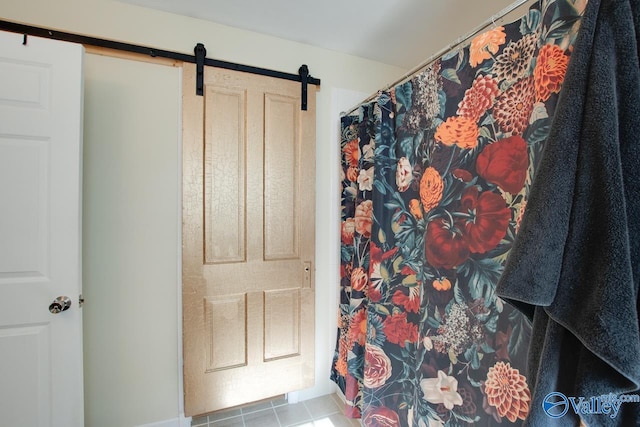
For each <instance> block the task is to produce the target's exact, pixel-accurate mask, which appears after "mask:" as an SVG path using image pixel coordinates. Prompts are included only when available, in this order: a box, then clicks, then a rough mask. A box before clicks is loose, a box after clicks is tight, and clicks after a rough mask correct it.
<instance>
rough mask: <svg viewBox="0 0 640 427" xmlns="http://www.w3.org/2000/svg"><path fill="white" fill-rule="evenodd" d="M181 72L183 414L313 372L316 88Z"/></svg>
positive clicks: (294, 386) (295, 383) (277, 390)
mask: <svg viewBox="0 0 640 427" xmlns="http://www.w3.org/2000/svg"><path fill="white" fill-rule="evenodd" d="M195 75H196V70H195V66H194V65H193V64H185V66H184V78H183V316H184V319H183V320H184V321H183V329H184V330H183V339H184V380H185V412H186V414H187V415H188V416H193V415H200V414H204V413H208V412H212V411H215V410H219V409H223V408H228V407H231V406H236V405H240V404H243V403H247V402H252V401H256V400H260V399H265V398H268V397H272V396H276V395H279V394H283V393H287V392H290V391H294V390H299V389H302V388H306V387H310V386H312V385H313V381H314V348H313V346H314V324H313V322H314V291H313V277H314V274H313V269H314V265H315V258H314V256H315V254H314V246H315V235H314V233H315V217H314V214H315V206H314V204H315V185H314V184H315V182H314V180H315V90H313V88H314V86H310V90H309V99H308V104H309V109H308V111H302V110H301V109H300V92H301V91H300V83H296V82H290V81H284V80H279V79H274V78H270V77H264V76H256V75H251V74H247V73H240V72H234V71H227V70H220V69H215V68H211V67H205V89H204V96H202V97H200V96H196V95H195Z"/></svg>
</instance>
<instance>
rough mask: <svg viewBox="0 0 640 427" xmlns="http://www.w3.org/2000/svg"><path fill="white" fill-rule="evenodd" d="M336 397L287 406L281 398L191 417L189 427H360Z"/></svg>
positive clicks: (329, 396)
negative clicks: (345, 414)
mask: <svg viewBox="0 0 640 427" xmlns="http://www.w3.org/2000/svg"><path fill="white" fill-rule="evenodd" d="M342 408H343V403H342V401H341V399H340V397H339V396H338V395H335V394H334V395H327V396H322V397H318V398H316V399H312V400H306V401H304V402H300V403H296V404H293V405H289V404H288V403H287V401H286V400H285V399H284V397H279V398H275V399H273V400H268V401H264V402H258V403H253V404H249V405H245V406H241V407H239V408H232V409H227V410H224V411H220V412H215V413H213V414H209V415H205V416H203V417H198V418H194V419H193V420H192V421H191V426H192V427H290V426H296V427H361V425H362V424H361V423H360V420H351V419H349V418H346V417H345V416H344V415H343V412H342Z"/></svg>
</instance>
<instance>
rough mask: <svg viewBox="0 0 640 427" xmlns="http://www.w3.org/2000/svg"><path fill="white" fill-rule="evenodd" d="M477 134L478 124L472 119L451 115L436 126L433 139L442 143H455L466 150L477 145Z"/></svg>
mask: <svg viewBox="0 0 640 427" xmlns="http://www.w3.org/2000/svg"><path fill="white" fill-rule="evenodd" d="M478 135H479V130H478V126H477V125H476V123H475V121H474V120H473V119H470V118H468V117H461V116H453V117H449V118H448V119H447V120H446V121H445V122H444V123H443V124H441V125H440V126H439V127H438V129H437V130H436V134H435V139H436V141H438V142H442V143H443V144H444V145H457V146H458V147H460V148H462V149H463V150H466V149H469V148H475V147H476V146H477V145H478Z"/></svg>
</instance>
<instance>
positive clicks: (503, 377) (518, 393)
mask: <svg viewBox="0 0 640 427" xmlns="http://www.w3.org/2000/svg"><path fill="white" fill-rule="evenodd" d="M484 393H485V394H486V396H487V403H488V404H489V406H491V407H493V408H495V410H496V411H497V413H498V416H499V417H505V418H506V419H508V420H509V421H511V422H514V421H516V420H517V419H520V420H524V419H525V418H526V416H527V414H528V413H529V402H531V392H530V391H529V387H528V386H527V381H526V378H525V377H524V375H521V374H520V372H518V370H517V369H515V368H512V367H511V366H510V365H509V363H504V362H498V363H496V364H495V365H494V366H492V367H491V368H489V372H487V380H486V381H485V383H484Z"/></svg>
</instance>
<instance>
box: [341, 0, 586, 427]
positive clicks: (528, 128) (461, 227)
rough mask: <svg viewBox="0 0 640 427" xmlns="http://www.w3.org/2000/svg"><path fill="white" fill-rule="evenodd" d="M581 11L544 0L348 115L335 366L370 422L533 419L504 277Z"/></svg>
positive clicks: (424, 426) (485, 426)
mask: <svg viewBox="0 0 640 427" xmlns="http://www.w3.org/2000/svg"><path fill="white" fill-rule="evenodd" d="M541 6H542V7H544V10H540V7H541ZM579 20H580V17H579V15H577V12H575V8H574V6H573V2H571V1H570V0H549V1H547V2H543V3H536V4H535V5H534V6H532V7H531V8H530V9H529V10H528V12H527V13H526V14H525V16H524V17H523V18H522V19H521V20H519V21H516V22H514V23H512V24H505V25H503V26H500V27H495V28H491V29H490V30H488V31H485V32H484V33H482V34H479V35H478V36H476V37H474V38H473V40H471V42H470V43H469V44H468V45H467V46H466V47H464V48H462V49H461V50H459V51H456V52H450V53H448V54H446V55H444V56H443V57H442V58H440V59H439V60H437V61H435V62H434V63H433V64H431V65H430V66H429V67H427V69H425V70H424V72H422V73H419V74H418V75H416V76H414V77H413V78H412V79H411V80H410V81H408V82H406V83H403V84H401V85H398V86H396V87H394V88H392V89H391V90H390V91H389V92H388V93H387V92H381V93H380V95H379V98H378V99H377V101H376V102H373V103H370V104H366V105H363V106H361V108H360V109H359V111H358V112H357V114H354V115H352V116H345V117H343V118H342V119H341V121H342V135H341V154H342V158H341V161H342V170H341V181H342V182H341V183H342V192H341V214H342V218H341V220H342V226H341V229H340V271H341V276H340V306H339V319H340V322H339V325H340V326H339V328H338V329H339V330H338V335H337V340H336V351H335V354H334V364H333V367H332V372H331V378H332V379H333V381H335V382H336V383H337V384H338V386H339V387H340V389H341V390H342V391H343V393H344V394H345V396H346V398H347V404H346V406H345V413H346V414H347V415H348V416H350V417H356V418H357V417H359V418H361V419H362V424H363V426H365V427H378V426H384V427H392V426H393V427H433V426H438V427H463V426H474V427H489V426H495V425H501V426H510V425H515V426H518V425H521V424H522V422H523V419H524V418H526V416H527V414H528V413H529V411H530V410H531V408H530V402H531V393H530V390H529V386H528V384H527V378H526V377H525V374H526V373H525V370H526V360H527V353H528V340H529V337H530V330H531V328H530V324H529V322H528V320H527V319H526V318H525V317H524V316H523V315H522V314H520V313H519V312H518V311H517V310H515V309H514V308H513V307H512V306H511V305H509V304H507V303H506V302H504V301H502V300H500V299H499V298H497V296H496V293H495V287H496V283H497V281H498V279H499V278H500V275H501V274H502V271H503V269H504V263H505V260H506V259H507V258H508V256H509V251H510V249H511V247H512V245H513V243H514V241H515V239H517V235H518V231H519V224H520V222H521V220H522V215H523V213H524V211H525V207H526V204H527V197H528V193H529V190H530V186H531V183H532V182H534V180H535V175H536V171H537V170H536V168H537V165H538V164H539V161H540V158H541V156H542V153H543V151H544V147H545V142H546V138H547V135H548V133H549V129H550V124H551V121H552V120H553V116H554V113H555V106H556V103H557V100H558V94H559V93H561V91H562V82H563V80H564V77H565V74H566V69H567V64H568V61H569V60H570V54H571V51H572V48H571V46H572V45H573V43H574V40H575V36H576V34H577V30H578V27H579V25H564V24H563V23H567V22H569V23H576V24H578V23H579ZM550 28H553V30H552V31H550V30H549V29H550Z"/></svg>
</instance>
